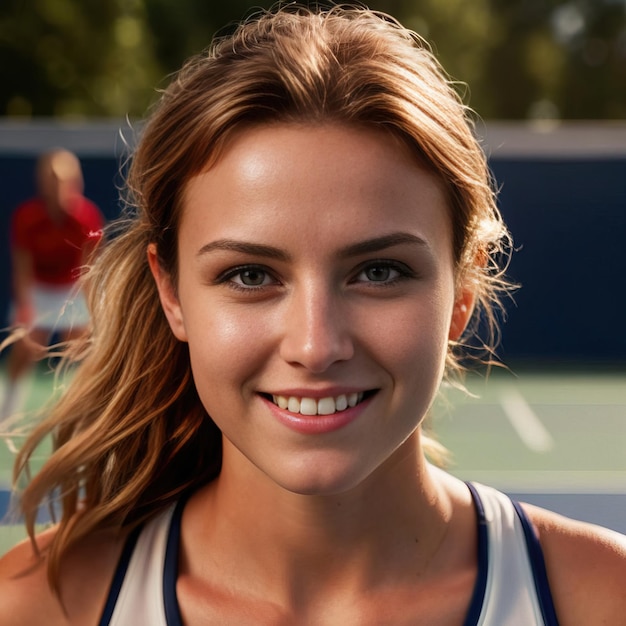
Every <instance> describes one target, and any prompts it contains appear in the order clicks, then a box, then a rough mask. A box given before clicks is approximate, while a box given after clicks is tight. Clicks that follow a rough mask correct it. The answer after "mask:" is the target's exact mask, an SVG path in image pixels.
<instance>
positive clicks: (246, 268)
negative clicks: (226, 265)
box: [215, 265, 280, 293]
mask: <svg viewBox="0 0 626 626" xmlns="http://www.w3.org/2000/svg"><path fill="white" fill-rule="evenodd" d="M244 272H258V273H259V274H261V273H262V274H265V276H266V277H270V278H271V279H272V280H273V283H272V286H273V285H279V284H280V281H278V280H277V279H276V278H275V277H274V276H273V274H272V272H271V271H270V270H269V269H268V268H266V267H264V266H263V265H239V266H237V267H233V268H231V269H229V270H227V271H226V272H224V273H222V274H220V275H219V276H218V277H217V279H216V280H215V283H216V284H228V286H229V287H230V288H231V289H235V290H237V291H243V292H247V293H250V292H251V291H258V290H260V289H265V288H267V287H269V286H270V285H244V284H241V283H237V282H235V281H234V280H233V279H234V278H235V277H237V276H241V275H242V274H243V273H244Z"/></svg>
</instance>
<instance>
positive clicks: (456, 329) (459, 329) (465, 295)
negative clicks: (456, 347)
mask: <svg viewBox="0 0 626 626" xmlns="http://www.w3.org/2000/svg"><path fill="white" fill-rule="evenodd" d="M475 303H476V296H475V294H474V292H473V291H472V290H470V289H467V288H465V289H462V290H461V291H460V293H459V294H458V295H457V298H456V300H455V302H454V308H453V309H452V319H451V320H450V330H449V332H448V339H449V340H450V341H458V340H459V339H460V338H461V335H462V334H463V331H464V330H465V328H466V327H467V325H468V323H469V321H470V319H471V317H472V313H473V312H474V305H475Z"/></svg>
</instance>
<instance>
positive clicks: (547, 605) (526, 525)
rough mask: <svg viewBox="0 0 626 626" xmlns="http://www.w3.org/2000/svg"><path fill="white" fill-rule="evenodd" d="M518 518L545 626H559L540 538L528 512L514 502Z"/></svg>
mask: <svg viewBox="0 0 626 626" xmlns="http://www.w3.org/2000/svg"><path fill="white" fill-rule="evenodd" d="M512 502H513V506H514V507H515V511H516V512H517V516H518V517H519V519H520V522H521V523H522V528H523V529H524V538H525V539H526V549H527V550H528V556H529V558H530V565H531V570H532V572H533V578H534V580H535V589H536V591H537V599H538V600H539V606H540V608H541V615H542V616H543V621H544V623H545V626H559V620H558V618H557V616H556V610H555V608H554V600H553V598H552V592H551V591H550V583H549V581H548V573H547V571H546V562H545V559H544V557H543V550H542V549H541V544H540V543H539V538H538V537H537V533H536V532H535V529H534V527H533V525H532V524H531V523H530V520H529V519H528V516H527V515H526V512H525V511H524V509H522V507H521V506H520V504H519V502H516V501H515V500H512Z"/></svg>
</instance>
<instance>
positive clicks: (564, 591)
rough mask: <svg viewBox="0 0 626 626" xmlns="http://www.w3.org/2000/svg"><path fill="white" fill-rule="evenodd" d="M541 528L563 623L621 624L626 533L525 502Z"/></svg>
mask: <svg viewBox="0 0 626 626" xmlns="http://www.w3.org/2000/svg"><path fill="white" fill-rule="evenodd" d="M524 509H525V510H526V511H527V513H528V515H529V517H530V519H531V520H532V522H533V524H534V525H535V528H536V529H537V532H538V535H539V540H540V542H541V546H542V548H543V552H544V555H545V560H546V568H547V571H548V578H549V580H550V587H551V590H552V595H553V597H554V601H555V605H556V609H557V613H558V615H559V621H560V623H561V624H562V626H570V625H571V626H575V625H578V624H581V625H582V624H598V626H600V625H602V624H605V625H613V624H615V625H617V624H622V623H623V620H624V615H625V614H626V586H625V585H624V581H625V580H626V536H624V535H621V534H619V533H616V532H613V531H611V530H607V529H605V528H601V527H599V526H594V525H592V524H587V523H584V522H579V521H575V520H571V519H568V518H565V517H562V516H561V515H558V514H556V513H552V512H551V511H546V510H544V509H540V508H538V507H534V506H531V505H527V504H525V505H524Z"/></svg>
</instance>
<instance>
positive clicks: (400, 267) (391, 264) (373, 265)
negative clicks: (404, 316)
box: [351, 259, 417, 288]
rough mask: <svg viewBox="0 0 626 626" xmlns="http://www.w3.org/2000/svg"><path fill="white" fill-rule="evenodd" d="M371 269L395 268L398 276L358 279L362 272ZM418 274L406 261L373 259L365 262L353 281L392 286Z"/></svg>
mask: <svg viewBox="0 0 626 626" xmlns="http://www.w3.org/2000/svg"><path fill="white" fill-rule="evenodd" d="M371 269H389V270H394V271H395V272H397V276H396V277H394V278H392V279H387V280H381V281H376V280H368V281H357V280H356V278H357V277H358V276H360V275H361V274H363V273H364V272H367V271H368V270H371ZM416 277H417V274H416V273H415V272H414V271H413V270H412V269H411V268H410V267H408V266H407V265H405V264H404V263H400V262H399V261H390V260H387V259H375V260H372V261H368V262H367V263H364V264H363V265H362V266H361V267H360V268H359V270H358V271H357V272H356V274H355V279H353V280H352V281H351V282H353V283H354V282H363V283H367V284H369V285H371V286H373V287H378V288H380V287H391V286H393V285H396V284H397V283H399V282H401V281H403V280H407V279H410V278H416Z"/></svg>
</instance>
